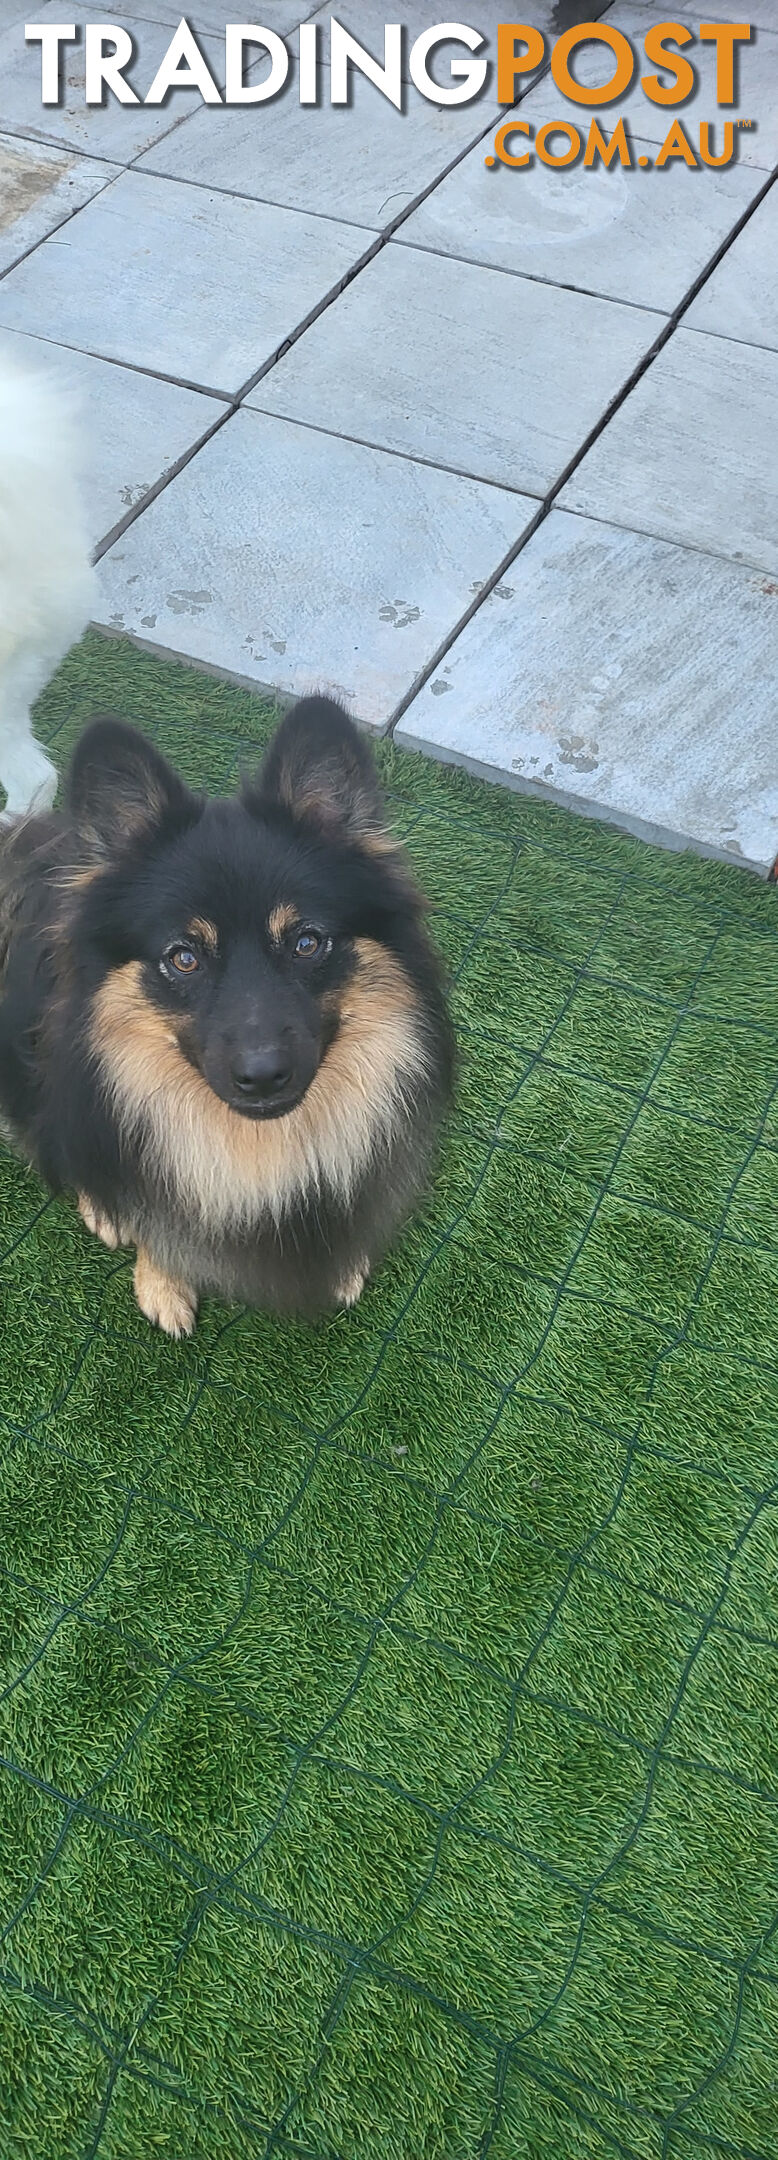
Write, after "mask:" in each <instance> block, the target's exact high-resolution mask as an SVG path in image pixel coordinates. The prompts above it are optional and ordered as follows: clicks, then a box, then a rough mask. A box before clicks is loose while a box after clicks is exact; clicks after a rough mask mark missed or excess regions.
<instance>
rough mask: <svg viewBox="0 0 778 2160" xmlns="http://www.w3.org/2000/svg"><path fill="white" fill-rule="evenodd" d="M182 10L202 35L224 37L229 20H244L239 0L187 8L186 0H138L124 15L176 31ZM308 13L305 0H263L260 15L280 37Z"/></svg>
mask: <svg viewBox="0 0 778 2160" xmlns="http://www.w3.org/2000/svg"><path fill="white" fill-rule="evenodd" d="M182 13H184V14H185V15H186V20H187V22H188V23H189V24H190V25H191V28H192V29H193V30H196V31H197V32H198V34H199V33H200V32H202V31H205V32H206V33H210V34H211V35H212V36H214V37H223V36H224V31H225V26H226V24H227V23H234V22H242V20H243V16H242V14H241V11H240V9H239V8H236V7H235V0H232V6H230V0H222V5H221V6H218V5H217V0H194V4H193V5H192V6H191V7H184V6H183V0H182V5H181V6H179V4H178V0H138V4H137V6H136V5H135V4H134V0H131V4H130V5H129V6H123V14H124V15H126V16H127V17H131V16H134V18H135V20H136V21H138V22H158V23H167V24H168V25H169V26H170V27H171V28H172V29H174V30H175V29H177V27H178V24H179V23H180V21H181V16H182ZM308 13H309V9H308V7H307V6H306V5H305V0H262V6H261V8H258V9H257V11H256V16H257V20H258V21H261V22H262V23H263V25H264V27H265V28H266V29H267V30H275V32H276V34H277V36H278V37H286V36H287V33H288V32H289V31H290V30H294V29H296V27H297V24H298V23H299V22H302V19H303V16H304V15H307V14H308ZM247 20H249V21H251V22H253V21H254V14H253V13H251V12H249V13H248V14H247Z"/></svg>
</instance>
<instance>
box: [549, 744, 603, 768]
mask: <svg viewBox="0 0 778 2160" xmlns="http://www.w3.org/2000/svg"><path fill="white" fill-rule="evenodd" d="M559 762H560V765H572V767H573V770H574V771H575V772H596V771H597V767H598V765H599V762H600V745H599V743H598V742H595V740H594V738H593V737H592V736H587V735H560V738H559Z"/></svg>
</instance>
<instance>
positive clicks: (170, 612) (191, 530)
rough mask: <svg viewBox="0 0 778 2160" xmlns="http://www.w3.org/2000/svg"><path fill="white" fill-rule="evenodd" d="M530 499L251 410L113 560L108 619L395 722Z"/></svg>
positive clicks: (530, 507)
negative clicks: (330, 693) (321, 691)
mask: <svg viewBox="0 0 778 2160" xmlns="http://www.w3.org/2000/svg"><path fill="white" fill-rule="evenodd" d="M534 508H535V506H534V504H533V503H530V502H529V501H527V500H525V499H524V498H522V497H521V496H518V495H513V494H508V493H507V492H506V491H504V490H501V489H498V488H489V487H483V486H480V485H479V484H478V483H477V482H475V481H472V480H460V479H457V478H454V477H453V476H452V475H451V474H450V473H442V472H436V471H434V470H433V469H431V468H430V467H429V466H424V465H418V464H415V463H413V462H412V461H411V460H410V459H408V458H397V457H388V456H386V455H385V454H384V453H382V452H380V451H376V450H366V449H364V448H362V447H361V446H359V445H357V444H354V443H347V442H334V441H333V440H332V437H331V436H329V435H322V434H318V433H317V432H316V431H315V430H314V429H311V428H305V427H295V426H293V425H292V424H291V423H290V422H288V421H284V420H275V419H270V418H268V417H265V416H264V415H261V414H259V413H252V412H248V411H247V410H246V409H245V408H244V409H243V410H242V411H241V412H239V413H238V414H236V416H235V417H234V418H233V419H232V420H229V421H228V422H227V425H226V427H224V428H222V429H221V430H220V432H219V434H218V435H216V436H215V437H214V438H213V440H212V441H211V442H210V443H207V444H206V445H205V448H204V449H203V450H201V451H200V452H199V453H198V455H197V457H196V458H193V460H192V462H191V464H189V465H187V466H186V468H185V470H184V471H183V472H182V473H181V474H180V475H179V476H178V478H177V479H176V480H174V481H173V482H172V483H171V485H170V487H168V488H166V489H165V490H164V492H163V493H162V494H161V495H159V496H158V497H157V499H156V501H155V502H153V503H152V504H150V506H149V508H148V510H146V511H144V512H143V513H142V515H141V516H140V517H139V518H138V520H137V522H136V523H135V524H134V525H132V526H130V527H129V529H128V531H127V532H126V533H125V534H123V535H122V537H121V538H120V539H119V540H118V541H117V542H116V544H115V546H114V547H113V548H112V549H111V550H110V552H109V553H108V554H107V555H106V556H105V557H104V559H103V562H102V564H101V566H100V577H101V583H102V589H103V594H104V610H103V615H102V618H101V619H102V620H104V621H105V623H106V624H107V625H108V626H109V627H111V628H114V629H122V630H128V631H130V632H131V633H132V634H133V635H134V636H136V637H139V638H141V639H143V640H144V641H145V642H147V643H150V644H153V645H155V646H157V647H159V648H161V649H162V650H163V651H172V652H174V653H180V654H185V655H188V656H190V657H192V658H193V659H196V660H199V661H202V662H205V663H206V664H207V665H210V666H213V667H215V668H217V669H219V670H220V671H223V672H226V673H229V674H232V675H236V676H238V677H241V678H245V679H247V680H250V681H253V682H260V683H264V684H271V685H273V686H275V687H276V688H278V689H279V690H281V691H284V692H293V693H300V692H303V691H306V690H310V689H313V688H316V687H317V686H319V687H322V686H323V687H326V688H328V689H330V690H334V691H335V692H337V694H338V695H341V696H343V697H345V699H346V701H347V703H348V705H349V706H350V708H351V709H352V710H353V712H354V713H355V714H356V716H357V717H358V718H359V719H360V720H362V721H364V722H365V723H366V724H367V725H368V726H369V727H373V728H378V727H382V726H383V725H384V724H385V723H386V722H387V721H388V720H389V719H390V717H391V714H392V712H393V711H394V710H395V707H396V706H397V704H398V702H399V699H400V698H401V697H403V696H405V695H407V693H408V691H409V690H410V688H411V687H412V685H413V683H414V681H415V680H416V677H417V676H418V675H419V673H420V672H421V670H422V669H423V668H424V666H425V665H426V664H428V663H429V661H430V659H431V658H432V656H433V654H434V653H435V651H436V649H437V647H438V645H439V644H440V643H441V642H442V640H443V639H444V638H445V637H446V635H447V634H448V633H449V632H450V631H451V630H452V628H453V626H454V625H455V624H456V623H457V621H459V620H461V617H462V616H463V615H464V614H465V612H466V610H467V608H468V607H470V606H471V605H472V600H473V593H474V591H475V590H476V588H477V586H478V584H479V582H483V580H484V579H485V578H487V577H488V576H489V575H490V574H491V573H493V572H494V570H495V569H496V568H497V567H498V566H499V563H500V562H501V560H502V558H503V557H504V555H505V554H506V553H507V551H508V549H509V548H510V547H511V546H512V545H513V544H515V542H516V540H517V539H518V538H519V537H520V535H521V533H522V531H524V530H525V529H526V525H527V522H528V520H529V519H530V517H531V516H532V514H533V512H534Z"/></svg>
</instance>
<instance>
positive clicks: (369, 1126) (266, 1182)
mask: <svg viewBox="0 0 778 2160" xmlns="http://www.w3.org/2000/svg"><path fill="white" fill-rule="evenodd" d="M354 949H355V953H356V960H357V966H356V971H355V973H354V975H353V976H352V978H351V980H350V981H349V982H348V984H347V986H346V988H345V990H344V991H343V992H342V993H341V994H340V996H339V1001H338V1008H337V1013H338V1031H337V1034H336V1036H335V1039H334V1041H333V1042H332V1044H331V1045H330V1048H329V1049H328V1050H327V1052H326V1054H325V1056H324V1058H323V1060H322V1063H321V1065H320V1066H319V1069H318V1072H317V1073H316V1074H315V1076H314V1078H313V1080H312V1082H311V1085H310V1087H309V1089H308V1092H307V1094H306V1095H305V1097H304V1099H303V1101H302V1102H301V1103H300V1104H298V1107H297V1108H296V1109H295V1110H292V1111H290V1112H289V1113H288V1115H287V1116H286V1117H282V1118H275V1119H268V1120H259V1121H257V1122H256V1123H255V1122H253V1121H252V1120H250V1119H247V1118H243V1117H241V1116H240V1115H239V1114H238V1113H237V1112H235V1111H233V1110H230V1108H229V1107H228V1105H227V1104H226V1103H224V1102H222V1101H221V1098H220V1097H219V1096H218V1095H214V1093H213V1091H212V1089H211V1088H209V1086H208V1084H207V1081H205V1080H204V1079H203V1077H202V1075H201V1074H200V1073H199V1072H197V1071H196V1070H195V1068H194V1067H193V1066H192V1065H191V1064H190V1063H189V1061H188V1059H187V1058H186V1057H185V1056H184V1054H183V1052H182V1050H181V1048H180V1046H179V1043H178V1039H177V1036H176V1034H175V1031H174V1028H173V1026H172V1024H171V1022H170V1020H168V1019H167V1018H166V1016H165V1014H164V1013H162V1012H160V1011H159V1010H158V1009H157V1008H156V1007H155V1006H154V1005H152V1004H151V1003H150V1001H149V1000H148V998H147V997H146V995H145V993H144V987H143V970H142V967H141V965H140V963H139V962H138V961H130V962H129V963H128V965H127V966H125V967H122V968H118V969H117V970H116V971H115V972H114V973H113V974H112V975H109V976H108V978H107V980H106V981H105V982H104V983H103V985H102V987H101V989H100V990H99V991H98V993H97V995H96V997H95V1000H94V1004H93V1010H92V1028H91V1045H92V1052H93V1055H94V1057H95V1059H96V1061H97V1064H98V1066H99V1069H100V1072H101V1075H102V1078H103V1082H104V1085H105V1089H106V1093H107V1095H108V1097H109V1100H110V1103H111V1107H112V1109H113V1113H114V1115H115V1117H116V1118H117V1121H118V1123H119V1126H120V1129H122V1130H123V1131H124V1132H125V1134H126V1136H127V1139H128V1141H131V1142H132V1143H133V1144H134V1145H135V1146H136V1147H139V1148H140V1151H141V1158H142V1160H143V1162H144V1164H145V1166H146V1167H147V1169H148V1170H149V1171H150V1172H151V1173H153V1174H155V1175H156V1176H157V1177H161V1178H162V1179H163V1181H164V1182H165V1183H166V1184H167V1185H168V1187H169V1189H170V1192H171V1196H175V1197H176V1198H177V1199H178V1200H179V1202H181V1203H182V1204H183V1205H184V1206H185V1207H186V1208H187V1210H188V1211H190V1212H191V1213H192V1214H194V1215H195V1216H197V1217H199V1219H200V1220H201V1222H202V1223H203V1226H204V1228H206V1229H207V1230H209V1231H210V1232H212V1233H219V1232H222V1233H224V1232H227V1231H228V1230H229V1229H230V1228H236V1229H237V1228H239V1227H241V1226H243V1227H246V1226H248V1225H249V1224H250V1223H252V1222H256V1223H259V1222H260V1221H261V1219H262V1217H263V1216H267V1217H269V1218H270V1219H271V1220H272V1221H274V1222H276V1223H278V1222H280V1221H281V1219H282V1217H283V1216H284V1214H285V1213H286V1212H287V1211H288V1210H289V1209H290V1208H291V1207H292V1206H293V1205H294V1203H295V1202H296V1201H299V1200H301V1199H303V1198H304V1197H305V1196H306V1195H309V1194H310V1195H313V1194H315V1193H316V1192H317V1191H321V1190H326V1191H329V1192H331V1193H332V1194H333V1195H334V1196H336V1197H337V1198H338V1199H340V1200H341V1201H342V1202H344V1203H348V1201H349V1199H350V1197H351V1195H352V1193H353V1191H354V1189H355V1186H356V1184H357V1182H358V1180H359V1178H360V1176H361V1175H362V1174H363V1173H364V1172H365V1170H366V1169H367V1168H368V1165H369V1163H370V1161H371V1158H372V1157H373V1155H374V1154H375V1152H376V1150H377V1148H378V1147H379V1146H380V1145H381V1143H382V1142H383V1143H384V1144H385V1143H386V1142H387V1140H389V1139H390V1138H391V1135H392V1133H393V1132H394V1131H396V1130H397V1128H398V1127H399V1126H400V1125H401V1123H402V1121H403V1119H404V1117H405V1116H406V1115H407V1112H408V1107H409V1105H408V1100H407V1089H408V1084H409V1083H412V1082H414V1081H417V1080H418V1079H419V1078H421V1077H422V1076H423V1074H424V1072H425V1069H426V1065H427V1057H426V1052H425V1047H424V1042H423V1038H422V1033H421V1026H420V1016H419V1012H418V1008H417V1005H416V1001H415V998H414V993H413V990H412V987H411V984H410V982H409V981H408V978H407V976H406V975H405V972H404V970H403V968H402V967H401V966H400V963H399V961H397V960H395V958H394V957H393V955H392V954H391V953H389V952H387V951H385V950H384V948H383V947H382V946H380V945H377V944H374V943H373V942H372V940H370V939H367V938H365V939H359V940H357V941H356V944H355V948H354Z"/></svg>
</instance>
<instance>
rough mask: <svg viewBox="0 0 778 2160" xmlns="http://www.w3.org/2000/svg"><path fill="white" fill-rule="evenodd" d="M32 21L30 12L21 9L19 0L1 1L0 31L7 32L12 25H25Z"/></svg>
mask: <svg viewBox="0 0 778 2160" xmlns="http://www.w3.org/2000/svg"><path fill="white" fill-rule="evenodd" d="M36 19H37V18H36ZM31 20H32V18H31V16H30V13H29V10H27V11H25V9H24V8H23V7H20V5H19V0H0V30H7V29H8V27H9V25H10V24H11V23H25V22H30V21H31Z"/></svg>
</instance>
